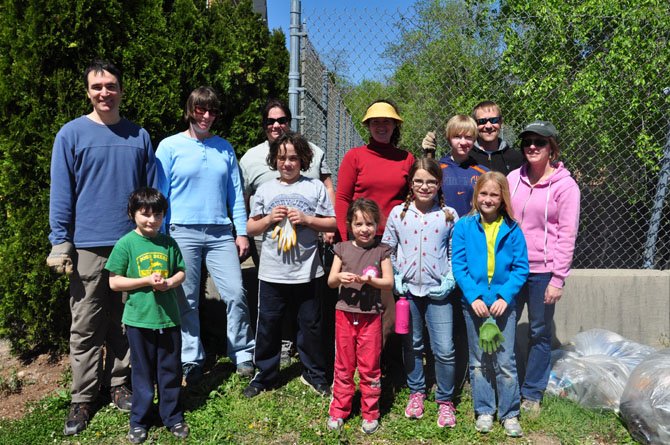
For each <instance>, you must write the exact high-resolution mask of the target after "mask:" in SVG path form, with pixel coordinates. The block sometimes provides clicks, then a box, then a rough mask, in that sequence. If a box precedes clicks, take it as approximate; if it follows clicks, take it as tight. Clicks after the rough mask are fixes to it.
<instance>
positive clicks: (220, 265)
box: [170, 224, 254, 365]
mask: <svg viewBox="0 0 670 445" xmlns="http://www.w3.org/2000/svg"><path fill="white" fill-rule="evenodd" d="M170 236H171V237H172V238H174V239H175V241H177V244H178V245H179V249H180V250H181V253H182V256H183V257H184V262H185V263H186V281H184V284H183V285H182V287H183V289H184V294H185V296H186V299H185V300H184V299H183V298H180V301H179V309H180V312H181V342H182V349H181V361H182V364H185V363H195V364H197V365H203V364H204V361H205V350H204V348H203V346H202V341H201V339H200V313H199V311H198V305H199V300H200V269H201V264H202V261H203V260H204V261H205V264H206V265H207V270H208V271H209V274H210V275H211V277H212V280H213V281H214V284H215V285H216V288H217V290H218V291H219V294H220V295H221V299H222V300H223V301H224V303H225V304H226V316H227V320H226V323H227V325H226V327H227V337H228V341H227V352H228V356H229V357H230V359H231V360H232V361H233V363H235V364H236V365H237V364H240V363H243V362H246V361H249V360H251V359H252V357H253V350H254V338H253V336H252V334H251V326H250V323H249V308H248V306H247V299H246V295H245V291H244V287H243V285H242V270H241V268H240V261H239V259H238V254H237V246H236V245H235V239H234V238H233V234H232V229H231V226H230V225H208V224H189V225H181V224H171V225H170Z"/></svg>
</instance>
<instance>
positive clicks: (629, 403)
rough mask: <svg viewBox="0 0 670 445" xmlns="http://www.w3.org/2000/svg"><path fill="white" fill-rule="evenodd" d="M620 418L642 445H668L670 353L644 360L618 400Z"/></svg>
mask: <svg viewBox="0 0 670 445" xmlns="http://www.w3.org/2000/svg"><path fill="white" fill-rule="evenodd" d="M620 409H621V417H622V418H623V419H624V421H625V422H626V425H627V426H628V431H629V432H630V434H631V435H632V436H633V437H634V438H635V439H636V440H637V441H639V442H642V443H644V444H670V349H663V350H661V351H658V352H656V353H654V354H651V355H649V356H648V357H647V358H646V359H644V360H643V361H642V362H641V363H640V364H639V365H638V366H637V367H636V368H635V370H633V372H632V373H631V375H630V378H629V379H628V382H627V383H626V387H625V389H624V391H623V394H622V396H621V404H620Z"/></svg>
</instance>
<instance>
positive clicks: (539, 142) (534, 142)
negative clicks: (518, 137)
mask: <svg viewBox="0 0 670 445" xmlns="http://www.w3.org/2000/svg"><path fill="white" fill-rule="evenodd" d="M531 145H534V146H536V147H537V148H543V147H546V146H547V145H549V141H548V140H546V139H524V140H522V141H521V148H528V147H530V146H531Z"/></svg>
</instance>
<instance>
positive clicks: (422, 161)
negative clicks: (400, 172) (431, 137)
mask: <svg viewBox="0 0 670 445" xmlns="http://www.w3.org/2000/svg"><path fill="white" fill-rule="evenodd" d="M418 170H426V171H427V172H428V174H430V175H431V176H432V177H434V178H435V179H436V180H437V199H438V203H439V204H440V208H441V209H442V211H443V212H444V219H445V221H446V222H451V221H453V220H454V215H453V213H451V211H450V210H449V209H447V205H446V204H445V203H444V194H443V193H442V168H440V164H438V163H437V161H436V160H435V159H433V158H419V159H417V160H416V161H414V165H412V168H410V169H409V174H408V175H407V181H408V182H409V192H407V198H405V206H404V207H403V209H402V212H400V220H403V219H405V214H406V213H407V209H408V208H409V205H410V204H411V202H412V200H414V190H413V188H412V180H413V179H414V175H415V174H416V172H417V171H418Z"/></svg>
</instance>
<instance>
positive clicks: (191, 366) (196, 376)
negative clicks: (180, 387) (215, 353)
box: [181, 363, 203, 386]
mask: <svg viewBox="0 0 670 445" xmlns="http://www.w3.org/2000/svg"><path fill="white" fill-rule="evenodd" d="M181 369H182V374H183V376H184V381H185V382H186V386H193V385H197V384H198V383H200V381H201V380H202V378H203V372H202V366H200V365H199V364H197V363H184V364H183V365H182V368H181Z"/></svg>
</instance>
